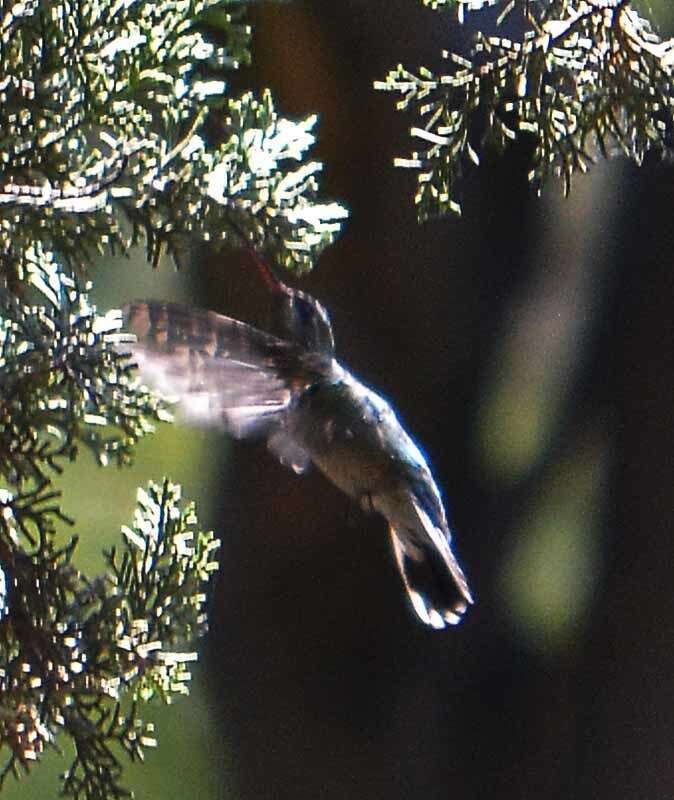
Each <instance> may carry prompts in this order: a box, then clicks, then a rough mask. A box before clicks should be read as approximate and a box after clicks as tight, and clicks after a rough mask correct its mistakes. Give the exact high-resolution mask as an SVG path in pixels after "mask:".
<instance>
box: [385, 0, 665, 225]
mask: <svg viewBox="0 0 674 800" xmlns="http://www.w3.org/2000/svg"><path fill="white" fill-rule="evenodd" d="M428 4H430V5H432V6H433V7H435V8H438V7H440V5H442V6H443V7H449V6H452V7H453V8H457V9H459V11H464V10H477V9H482V8H485V7H486V6H488V5H499V6H501V7H502V11H501V15H500V20H501V21H502V20H503V19H504V18H505V17H507V16H509V15H513V16H514V15H515V13H516V11H517V13H520V10H521V8H522V6H521V5H520V4H515V3H513V2H502V3H499V2H495V3H492V2H456V1H455V2H445V3H440V2H430V3H428ZM523 8H524V16H523V19H522V22H523V28H524V34H523V36H522V38H521V39H520V40H519V41H515V40H512V39H509V38H506V37H499V36H488V35H486V34H484V33H482V32H478V33H477V34H476V36H475V40H474V44H473V46H472V48H471V51H470V53H469V55H468V57H463V56H461V55H458V54H456V53H450V52H444V53H443V57H444V58H445V59H446V60H447V61H448V63H449V69H448V70H447V72H446V73H444V74H440V75H438V74H435V73H434V72H432V71H431V70H429V69H426V68H424V67H422V68H420V69H419V71H418V72H416V73H415V72H411V71H410V70H408V69H406V68H405V67H403V66H402V65H399V66H398V67H397V68H396V69H395V70H393V71H391V72H390V73H389V74H388V76H387V77H386V79H385V80H384V81H377V82H376V83H375V88H377V89H379V90H382V91H389V92H395V93H397V94H399V95H400V96H401V99H400V100H399V101H398V103H397V107H398V108H399V109H401V110H407V109H409V108H414V109H415V110H416V112H417V113H418V115H419V119H420V124H419V126H417V127H413V128H412V130H411V134H412V136H413V137H414V138H415V139H417V140H418V141H419V143H420V149H419V150H418V151H415V152H413V153H412V154H411V156H410V157H409V158H398V159H396V161H395V163H396V164H397V166H401V167H406V168H409V169H414V170H416V171H417V172H418V173H419V174H418V188H417V192H416V197H415V202H416V204H417V206H418V213H419V217H420V218H421V219H426V218H428V217H431V216H435V215H438V214H444V213H447V212H454V213H460V210H461V207H460V204H459V202H458V200H457V193H458V187H457V184H458V182H459V181H460V179H461V177H462V175H463V172H464V170H465V169H466V168H467V167H468V166H469V165H471V164H472V165H475V166H476V165H478V164H479V163H480V155H481V153H482V151H484V150H485V149H488V148H493V149H495V150H496V151H503V150H504V149H505V148H506V147H507V146H508V145H509V144H512V143H513V142H515V141H516V140H518V139H519V138H525V139H528V140H529V141H531V142H532V144H533V152H532V167H531V170H530V172H529V180H530V181H531V182H532V183H533V185H534V186H535V188H536V189H537V190H539V191H540V189H541V187H542V186H543V184H544V183H545V182H546V181H547V180H548V179H549V177H550V176H551V175H559V176H561V177H562V179H563V182H564V188H565V191H566V192H568V191H569V190H570V188H571V182H572V178H573V175H574V174H575V173H576V172H578V171H580V172H585V171H586V170H587V169H588V168H589V166H590V165H591V164H592V163H593V162H594V161H595V160H596V159H597V158H598V157H604V158H608V157H610V156H613V155H616V154H618V153H622V154H624V155H626V156H628V157H629V158H632V159H634V160H635V161H636V162H637V163H641V162H642V160H643V158H644V156H645V155H646V153H647V152H648V151H649V150H651V149H653V150H655V151H657V152H660V153H662V154H664V155H672V152H673V149H672V126H673V124H674V91H673V89H674V40H667V41H663V40H661V39H660V37H659V36H658V35H657V34H656V33H655V32H654V31H653V29H652V28H651V25H650V24H649V22H648V21H647V20H646V19H644V18H643V17H641V16H639V14H638V13H637V11H636V10H635V9H634V8H633V7H632V4H631V3H630V2H628V1H627V0H573V1H571V0H547V2H530V3H525V4H524V6H523Z"/></svg>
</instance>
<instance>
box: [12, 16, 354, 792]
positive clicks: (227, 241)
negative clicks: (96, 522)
mask: <svg viewBox="0 0 674 800" xmlns="http://www.w3.org/2000/svg"><path fill="white" fill-rule="evenodd" d="M243 10H244V8H243V4H242V3H241V2H240V0H162V2H156V0H78V1H77V2H74V0H25V1H24V2H15V0H0V784H1V783H2V781H4V780H5V778H6V777H7V776H8V775H10V774H14V775H19V774H21V773H22V772H24V771H27V770H28V769H29V768H30V766H31V765H32V764H34V763H35V762H36V761H38V760H39V758H40V756H41V755H42V754H43V752H44V751H45V750H46V749H48V748H55V749H60V748H61V747H63V751H64V752H65V753H67V752H68V751H69V750H72V752H73V753H74V756H73V758H72V761H71V764H70V766H69V768H68V769H67V771H66V772H65V774H64V776H63V787H62V788H63V792H64V793H65V794H66V795H67V796H70V797H73V798H78V800H79V799H80V798H82V799H84V798H86V799H87V800H103V799H104V798H111V797H124V796H127V795H128V794H129V792H128V791H127V789H125V788H124V786H123V784H122V760H121V759H122V756H123V755H124V753H126V755H127V756H128V757H129V758H131V759H133V760H136V759H140V758H141V757H142V754H143V749H144V748H145V747H147V746H149V745H151V744H153V743H154V734H153V730H152V726H151V724H149V723H146V722H144V721H143V720H142V718H141V710H142V708H143V705H144V704H145V703H147V702H149V701H151V700H152V699H154V698H160V699H162V700H164V701H166V702H168V701H170V700H171V699H172V698H173V697H175V696H177V695H181V694H185V693H186V692H187V686H188V680H189V677H190V676H189V671H188V664H189V662H190V661H192V660H194V658H196V655H195V653H194V652H193V651H192V649H191V648H192V646H193V642H194V640H195V639H196V638H197V637H198V636H200V635H202V634H203V632H204V631H205V626H206V618H205V603H206V592H207V588H208V584H209V579H210V577H211V575H212V573H213V571H214V570H215V569H216V566H217V564H216V562H215V560H214V551H215V549H216V547H217V542H216V541H215V539H214V538H213V536H212V534H210V533H205V532H203V531H201V530H200V529H199V526H198V525H197V522H196V517H195V515H194V509H193V507H192V506H191V505H189V504H185V503H183V501H182V500H181V497H180V490H179V487H178V486H176V485H174V484H172V483H170V482H169V481H167V480H164V482H163V483H162V484H160V485H154V484H149V486H148V488H147V489H145V490H140V491H139V494H138V508H137V510H136V514H135V517H134V519H133V521H132V523H131V524H130V525H129V526H128V527H125V528H124V529H123V541H122V544H121V545H120V546H119V547H118V548H116V549H114V550H113V551H112V552H110V553H109V554H108V555H107V572H106V573H105V574H103V575H100V576H98V577H94V578H90V577H87V576H86V575H84V574H82V573H81V572H80V571H79V570H78V569H77V568H76V566H75V563H74V554H75V544H76V537H73V539H72V540H71V541H70V543H69V544H67V545H66V546H62V545H60V544H59V541H60V540H59V539H58V538H57V535H56V531H57V524H58V523H59V522H70V520H69V519H68V518H67V517H66V515H65V514H64V513H63V512H62V511H61V509H60V498H59V495H58V493H57V492H55V491H54V490H53V486H52V480H53V478H54V476H55V473H58V472H60V471H61V470H62V469H63V468H64V465H65V464H66V462H68V461H71V460H73V459H74V458H75V457H76V456H77V454H78V451H79V450H80V449H82V448H86V449H88V450H90V451H92V452H93V453H94V455H95V456H96V458H97V459H98V461H99V462H100V463H101V464H107V463H110V462H112V463H115V464H118V465H123V464H127V463H128V462H129V461H130V460H131V459H132V457H133V454H134V447H135V445H136V443H137V441H138V440H139V439H140V438H141V437H143V436H145V435H147V434H149V433H151V432H152V431H153V430H154V428H155V424H156V423H157V422H158V421H161V420H166V419H169V418H170V415H169V414H168V412H167V410H166V409H165V407H164V406H163V405H162V403H161V401H160V400H159V399H157V398H156V397H154V396H152V395H151V394H150V393H149V392H148V391H147V390H146V389H145V388H144V387H143V386H141V385H140V384H139V382H138V380H137V379H136V378H135V376H134V372H133V365H132V364H131V363H130V362H129V360H128V357H127V355H125V350H126V347H125V342H126V335H125V334H123V333H122V332H121V324H122V317H121V313H120V312H119V311H110V312H108V313H103V314H101V313H98V312H97V310H96V308H95V306H94V305H93V304H92V303H91V302H90V299H89V289H90V284H89V283H88V282H87V280H86V274H87V272H88V269H89V267H90V265H91V263H92V261H93V259H94V258H95V257H96V256H97V255H98V254H101V253H103V254H112V255H120V256H123V255H125V254H127V253H128V252H129V249H130V248H131V247H132V246H134V245H142V246H144V247H145V252H146V255H147V259H148V261H149V262H150V263H151V264H152V265H157V264H158V263H159V261H160V259H161V257H162V255H163V254H164V253H168V254H169V255H170V256H172V258H173V260H174V262H175V263H176V264H177V265H178V266H181V265H183V264H185V263H186V261H187V259H186V254H187V255H189V253H190V251H192V250H193V249H194V248H195V246H198V245H200V244H202V243H209V245H210V246H211V247H216V248H217V247H220V246H231V245H232V244H233V245H236V246H241V245H245V246H251V247H255V248H259V249H264V250H265V251H266V252H267V253H268V254H269V256H270V257H272V258H273V259H275V260H276V262H277V263H279V264H281V265H283V266H285V267H288V268H291V269H294V270H296V271H298V272H300V271H305V270H308V269H310V268H311V266H312V265H313V262H314V260H315V258H316V257H317V255H318V254H319V253H320V252H321V250H322V249H323V248H324V247H325V246H326V245H327V244H328V243H330V242H331V241H332V240H333V238H334V236H335V235H336V234H337V232H338V230H339V227H340V223H341V220H342V219H343V218H344V217H345V211H344V209H343V208H342V207H341V206H339V205H338V204H337V203H332V202H325V201H323V200H321V199H320V197H319V192H318V188H319V187H318V173H319V172H320V169H321V165H320V164H319V163H317V162H315V161H311V160H310V159H309V158H308V157H307V153H308V151H309V149H310V147H311V146H312V144H313V142H314V133H313V130H314V127H315V123H316V118H315V117H314V116H309V117H307V118H306V119H304V120H300V121H293V120H289V119H285V118H283V117H281V116H280V115H279V114H278V113H277V111H276V110H275V108H274V103H273V99H272V96H271V94H270V93H269V92H262V93H261V94H260V95H258V96H255V95H253V94H252V93H244V94H243V95H240V96H233V95H231V94H230V92H229V87H228V83H227V78H228V77H229V73H230V72H231V70H234V69H236V68H237V66H238V65H239V64H241V63H245V62H247V61H248V60H249V59H250V53H249V44H250V34H251V31H250V28H249V26H248V25H247V24H246V23H245V21H244V19H243Z"/></svg>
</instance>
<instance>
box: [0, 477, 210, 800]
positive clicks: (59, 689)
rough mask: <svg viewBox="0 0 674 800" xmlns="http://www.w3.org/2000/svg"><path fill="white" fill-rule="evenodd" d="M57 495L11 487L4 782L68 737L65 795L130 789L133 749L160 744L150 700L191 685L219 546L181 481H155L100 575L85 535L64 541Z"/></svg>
mask: <svg viewBox="0 0 674 800" xmlns="http://www.w3.org/2000/svg"><path fill="white" fill-rule="evenodd" d="M56 499H57V498H56V496H55V493H53V492H48V491H45V490H34V491H32V492H26V493H11V492H9V491H7V490H2V491H0V563H1V564H2V570H1V572H2V580H1V581H0V587H1V588H2V592H1V593H0V663H1V664H2V667H0V753H2V752H6V753H7V755H6V756H5V758H4V764H3V766H2V769H1V771H0V785H1V783H2V781H4V779H5V778H6V777H7V776H8V775H9V774H12V773H14V774H19V773H20V772H21V771H22V770H24V771H27V770H28V769H29V768H30V766H31V764H32V763H34V762H35V761H36V760H37V759H38V758H39V756H40V755H41V754H42V753H43V752H44V751H45V750H46V749H47V748H52V747H57V746H63V737H67V739H69V740H70V741H71V742H72V745H73V748H72V749H73V751H74V756H73V758H72V762H71V764H70V766H69V767H68V769H67V770H66V771H65V773H64V774H63V787H62V789H63V793H64V794H65V795H66V796H68V797H73V798H78V800H79V798H87V799H90V798H101V799H102V798H108V797H126V796H129V795H130V792H129V791H128V790H127V789H125V788H124V786H123V785H122V783H121V777H122V763H121V757H122V756H123V755H124V754H126V756H128V758H130V759H132V760H136V759H142V758H143V752H144V748H146V747H151V746H153V745H154V744H155V743H156V742H155V737H154V729H153V726H152V724H151V723H147V722H144V721H143V720H142V719H141V718H140V716H139V710H140V707H141V704H142V703H145V702H147V701H148V700H150V699H151V698H152V697H154V696H160V697H161V698H162V699H164V700H165V701H170V699H171V698H172V697H173V696H175V695H177V694H186V693H187V683H188V681H189V679H190V673H189V670H188V664H189V662H190V661H193V660H195V659H196V653H194V652H192V651H190V650H189V649H186V648H188V647H189V645H190V644H191V642H192V641H193V640H194V639H195V638H196V637H198V636H200V635H201V634H203V632H204V631H205V626H206V619H205V612H204V606H205V601H206V591H205V590H206V588H207V584H208V580H209V577H210V575H211V573H212V572H213V571H214V570H216V569H217V562H216V561H214V558H213V557H214V552H215V550H216V549H217V547H218V544H219V543H218V542H217V540H215V539H214V538H213V535H212V533H206V532H203V531H201V530H199V528H198V526H197V523H196V517H195V514H194V507H193V505H191V504H183V503H182V500H181V497H180V488H179V487H178V486H175V485H173V484H171V483H170V482H169V481H166V480H165V481H164V483H163V484H162V485H161V486H159V485H155V484H152V483H150V484H149V485H148V487H147V489H146V490H139V491H138V498H137V500H138V507H137V509H136V512H135V515H134V519H133V523H132V525H131V526H130V527H128V528H124V529H123V533H124V537H123V542H122V544H121V546H120V547H119V549H116V550H113V551H111V552H110V553H108V554H107V563H108V567H109V570H108V572H107V573H106V574H103V575H101V576H98V577H96V578H93V579H90V578H88V577H87V576H85V575H83V574H82V573H80V572H79V571H78V570H77V569H76V568H75V567H74V565H73V563H72V556H73V552H74V549H75V544H76V540H75V539H73V540H71V541H70V543H69V544H68V545H67V546H65V547H58V546H57V544H56V538H55V522H56V521H57V520H58V519H59V518H61V519H63V515H62V514H61V512H60V511H59V510H58V507H57V506H56V504H55V500H56ZM59 735H60V739H59V740H58V742H57V737H59Z"/></svg>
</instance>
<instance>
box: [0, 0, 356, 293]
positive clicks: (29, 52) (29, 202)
mask: <svg viewBox="0 0 674 800" xmlns="http://www.w3.org/2000/svg"><path fill="white" fill-rule="evenodd" d="M240 16H241V7H240V3H239V2H238V0H171V1H170V2H162V3H156V2H148V0H129V1H128V2H115V0H87V2H84V3H81V2H77V3H73V2H70V1H69V0H41V2H37V1H35V2H26V3H20V4H16V3H13V2H5V0H3V2H0V20H1V21H0V169H1V171H2V172H1V174H0V269H1V270H2V272H3V273H4V274H5V276H6V278H7V280H8V281H10V283H17V282H20V281H21V280H23V279H24V277H25V274H26V269H27V264H26V260H27V253H28V252H29V250H30V248H31V245H32V243H33V241H34V238H35V236H36V231H39V238H40V241H41V242H42V245H43V247H44V250H45V251H46V252H52V253H54V254H55V255H56V256H57V258H58V260H59V263H60V264H61V265H62V266H63V267H65V268H67V269H69V270H70V271H74V270H81V269H83V268H85V267H86V265H87V263H88V262H89V261H90V260H91V258H92V257H93V256H94V255H95V254H97V253H99V252H112V253H124V252H126V251H127V250H128V248H129V247H130V246H131V245H132V244H135V243H139V242H142V243H144V244H145V246H146V247H147V250H148V257H149V259H150V260H151V261H152V263H154V264H156V263H158V261H159V258H160V256H161V254H162V252H164V251H167V252H169V253H170V254H171V255H172V256H173V257H174V259H175V260H176V261H181V260H184V258H182V259H181V254H182V253H184V252H185V251H186V250H189V249H190V247H191V246H192V245H193V244H195V243H198V242H201V241H209V242H212V243H215V244H218V243H222V242H224V241H226V240H227V238H228V237H232V238H234V240H235V241H236V232H235V231H234V229H233V228H232V227H231V226H228V225H227V217H228V215H232V216H233V217H234V218H236V219H237V220H238V221H239V222H240V223H241V222H243V223H245V224H243V225H242V224H240V225H239V228H241V227H243V228H244V229H245V230H248V231H250V234H251V238H252V239H253V240H254V242H255V243H257V244H264V245H265V247H267V248H268V249H269V250H270V252H271V253H272V254H273V255H275V256H276V257H277V258H278V260H279V261H281V262H282V263H283V264H285V265H287V266H294V267H297V268H300V269H308V268H310V266H311V265H312V263H313V260H314V258H315V257H316V255H317V254H318V253H319V252H320V251H321V249H322V248H323V247H325V245H326V244H328V243H330V242H331V241H332V239H333V237H334V235H335V233H336V232H337V230H338V228H339V220H341V219H342V218H343V217H344V215H345V212H344V210H343V209H342V208H341V207H340V206H338V205H337V204H335V203H320V202H318V200H317V183H316V180H315V175H316V173H317V171H318V170H319V169H320V165H318V164H316V163H313V162H310V163H306V162H305V161H304V159H305V154H306V150H307V149H308V147H309V146H310V145H311V144H312V143H313V141H314V137H313V135H312V134H311V128H312V127H313V124H314V121H315V120H314V118H309V119H308V120H304V121H301V122H299V123H297V122H294V121H290V120H285V119H280V118H279V117H278V115H277V114H276V112H275V111H274V108H273V103H272V100H271V96H270V95H269V94H265V95H264V96H263V97H262V98H261V100H259V101H257V100H255V99H254V98H253V97H252V96H251V95H248V94H247V95H244V96H243V97H231V96H230V95H229V94H228V88H227V83H226V81H225V80H223V77H224V74H226V72H227V70H231V69H234V68H236V67H237V66H238V64H239V62H241V61H246V60H248V58H249V53H248V40H249V37H250V29H249V28H248V26H246V25H245V24H243V22H242V21H241V20H240ZM207 123H208V125H207ZM291 162H297V164H298V166H297V168H296V169H294V170H292V177H291V176H290V174H289V173H290V172H291V169H290V164H291ZM282 178H285V180H283V179H282Z"/></svg>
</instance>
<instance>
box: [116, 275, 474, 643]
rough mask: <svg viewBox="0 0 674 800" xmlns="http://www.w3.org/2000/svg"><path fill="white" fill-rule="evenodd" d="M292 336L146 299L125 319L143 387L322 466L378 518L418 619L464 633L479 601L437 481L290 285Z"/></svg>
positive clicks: (295, 459)
mask: <svg viewBox="0 0 674 800" xmlns="http://www.w3.org/2000/svg"><path fill="white" fill-rule="evenodd" d="M278 286H279V287H281V288H279V289H278V290H277V291H278V292H279V297H280V299H281V301H282V304H283V305H284V309H283V311H284V314H285V318H286V319H287V322H286V324H285V331H286V335H287V336H288V338H278V337H275V336H271V335H270V334H267V333H264V332H263V331H260V330H258V329H256V328H253V327H251V326H249V325H246V324H245V323H242V322H239V321H237V320H234V319H231V318H229V317H224V316H221V315H218V314H215V313H214V312H210V311H207V312H205V311H198V310H196V309H191V308H187V307H184V306H179V305H175V304H164V303H156V302H152V301H143V302H139V303H135V304H132V305H131V306H130V307H129V308H128V310H127V312H126V322H127V327H128V328H129V330H130V331H131V332H132V333H134V334H136V336H137V342H136V343H135V344H134V345H132V346H131V350H132V355H133V357H134V360H136V361H137V363H138V365H139V370H140V375H141V378H142V379H143V380H144V381H145V382H147V383H148V384H150V385H151V386H153V387H155V388H157V389H159V391H161V392H162V393H164V394H165V395H167V396H168V397H170V398H173V399H175V400H177V401H178V402H179V405H180V407H181V408H182V412H183V415H184V417H185V418H186V419H187V420H188V421H192V422H198V423H202V424H208V425H217V426H220V427H222V428H223V429H225V430H226V431H227V432H229V433H231V434H233V435H235V436H239V437H246V436H251V435H255V434H257V435H262V436H266V438H267V441H268V444H269V447H270V449H271V450H272V451H273V452H275V453H276V455H277V456H278V457H279V459H280V461H281V462H282V463H284V464H286V465H287V466H289V467H291V468H293V469H294V470H295V471H296V472H298V473H300V472H303V471H304V470H305V469H306V467H307V466H309V464H310V463H312V462H313V463H314V464H315V465H316V466H317V467H318V468H319V469H320V470H321V472H323V473H324V475H325V476H326V477H327V478H329V479H330V480H331V481H332V482H333V483H334V484H335V485H336V486H337V487H338V488H340V489H341V490H342V491H344V492H345V493H346V494H347V495H349V496H350V497H352V498H354V499H355V500H356V501H357V502H359V503H360V504H361V506H362V507H363V508H364V509H365V510H367V511H377V512H379V513H381V514H382V515H383V516H384V517H386V519H387V520H388V523H389V530H390V535H391V540H392V544H393V550H394V553H395V556H396V561H397V563H398V567H399V568H400V571H401V575H402V578H403V581H404V583H405V587H406V589H407V591H408V593H409V596H410V600H411V602H412V605H413V607H414V609H415V611H416V612H417V614H418V616H419V617H420V618H421V619H422V620H423V621H424V622H425V623H426V624H429V625H431V626H432V627H434V628H443V627H445V625H447V624H456V623H457V622H459V621H460V618H461V615H462V614H463V612H464V611H465V610H466V608H467V607H468V605H469V604H470V603H472V602H473V600H472V596H471V593H470V590H469V589H468V585H467V582H466V579H465V577H464V575H463V572H462V570H461V568H460V566H459V564H458V562H457V560H456V558H455V556H454V554H453V553H452V550H451V547H450V539H451V537H450V533H449V527H448V525H447V520H446V517H445V511H444V508H443V505H442V500H441V498H440V493H439V491H438V489H437V486H436V484H435V481H434V480H433V476H432V474H431V471H430V469H429V467H428V465H427V463H426V460H425V459H424V457H423V455H422V453H421V452H420V450H419V448H418V447H417V446H416V445H415V444H414V442H413V440H412V439H411V438H410V436H409V435H408V434H407V433H406V432H405V430H404V429H403V427H402V425H401V424H400V422H399V421H398V418H397V416H396V414H395V413H394V412H393V410H392V409H391V407H390V406H389V404H388V403H387V402H386V401H385V400H384V399H383V398H381V397H380V396H379V395H377V394H376V393H375V392H373V391H372V390H371V389H369V388H367V387H366V386H365V385H363V384H362V383H361V382H360V381H358V380H357V379H356V378H355V377H354V376H353V375H352V374H351V373H350V372H349V371H348V370H347V369H346V368H345V367H343V366H342V365H341V364H340V363H339V362H338V361H337V360H336V359H335V357H334V343H333V340H332V329H331V327H330V322H329V318H328V315H327V313H326V312H325V309H323V307H322V306H321V305H320V304H319V303H318V302H317V301H315V300H314V299H313V298H311V297H310V296H308V295H306V294H304V293H302V292H298V291H295V290H292V289H290V288H289V287H286V286H285V285H284V284H281V283H280V282H279V283H278Z"/></svg>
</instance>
